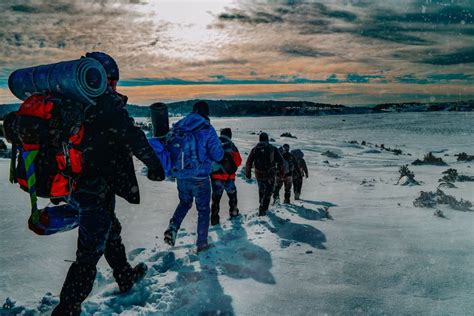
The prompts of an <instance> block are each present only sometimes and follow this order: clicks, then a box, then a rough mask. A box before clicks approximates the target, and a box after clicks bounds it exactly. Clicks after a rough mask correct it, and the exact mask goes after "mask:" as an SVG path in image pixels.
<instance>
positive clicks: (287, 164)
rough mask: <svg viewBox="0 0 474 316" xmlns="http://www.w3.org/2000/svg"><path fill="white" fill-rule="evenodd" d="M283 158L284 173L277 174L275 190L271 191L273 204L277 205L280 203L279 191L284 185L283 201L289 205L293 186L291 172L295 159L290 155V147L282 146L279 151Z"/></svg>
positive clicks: (293, 168)
mask: <svg viewBox="0 0 474 316" xmlns="http://www.w3.org/2000/svg"><path fill="white" fill-rule="evenodd" d="M279 151H280V152H281V155H282V156H283V165H284V170H285V171H284V172H283V173H282V174H277V175H276V178H275V188H274V191H273V199H274V201H273V203H274V204H277V203H279V202H280V189H281V187H282V186H283V185H285V200H284V203H285V204H288V203H290V196H291V186H292V185H293V172H294V170H295V166H296V163H297V162H296V158H295V156H293V154H292V153H290V145H288V144H284V145H283V146H282V147H281V148H280V150H279Z"/></svg>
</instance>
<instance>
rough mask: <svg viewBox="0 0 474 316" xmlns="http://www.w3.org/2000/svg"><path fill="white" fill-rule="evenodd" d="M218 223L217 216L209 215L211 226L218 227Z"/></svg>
mask: <svg viewBox="0 0 474 316" xmlns="http://www.w3.org/2000/svg"><path fill="white" fill-rule="evenodd" d="M219 223H220V218H219V214H211V225H212V226H216V225H219Z"/></svg>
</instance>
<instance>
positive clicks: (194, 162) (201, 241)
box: [164, 101, 224, 252]
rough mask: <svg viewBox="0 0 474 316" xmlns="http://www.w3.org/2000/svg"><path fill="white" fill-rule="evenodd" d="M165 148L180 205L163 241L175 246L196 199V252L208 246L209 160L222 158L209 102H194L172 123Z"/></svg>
mask: <svg viewBox="0 0 474 316" xmlns="http://www.w3.org/2000/svg"><path fill="white" fill-rule="evenodd" d="M170 134H171V135H170V140H169V142H168V145H167V146H168V149H169V151H170V156H171V165H172V166H171V173H172V175H173V176H174V177H175V178H176V180H177V185H178V197H179V204H178V206H177V208H176V210H175V212H174V214H173V217H172V218H171V220H170V223H169V226H168V229H167V230H166V231H165V234H164V235H165V236H164V240H165V242H166V243H167V244H169V245H171V246H174V244H175V241H176V234H177V231H178V230H179V228H180V227H181V223H182V222H183V220H184V217H185V216H186V214H187V213H188V211H189V209H190V208H191V207H192V205H193V200H194V201H195V202H196V209H197V212H198V223H197V241H196V246H197V251H198V252H199V251H201V250H204V249H207V248H208V246H209V245H208V241H207V236H208V230H209V215H210V211H211V209H210V205H209V204H210V201H211V181H210V178H209V175H210V173H211V166H212V162H213V161H214V162H218V161H221V160H222V158H223V157H224V150H223V149H222V144H221V141H220V140H219V137H218V136H217V133H216V131H215V129H214V127H212V125H211V123H210V120H209V105H208V104H207V103H206V102H204V101H199V102H197V103H195V104H194V106H193V111H192V112H191V113H190V114H188V115H187V116H186V117H185V118H183V119H181V120H180V121H178V122H177V123H175V124H174V126H173V128H172V130H171V131H170Z"/></svg>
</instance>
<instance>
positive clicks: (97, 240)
mask: <svg viewBox="0 0 474 316" xmlns="http://www.w3.org/2000/svg"><path fill="white" fill-rule="evenodd" d="M86 57H90V58H94V59H96V60H98V61H99V62H100V63H101V64H102V65H103V66H104V68H105V70H106V73H107V77H108V87H107V90H106V91H105V92H104V93H103V94H102V95H101V96H100V97H98V99H97V100H96V105H95V106H91V107H89V108H88V109H87V110H86V112H85V114H84V116H85V117H84V129H85V134H84V141H83V144H84V149H83V163H84V164H83V165H84V167H83V168H84V169H83V173H82V175H81V177H80V178H79V180H78V184H77V188H76V190H75V191H73V193H72V195H71V196H70V198H69V201H68V202H69V204H70V205H71V206H73V207H75V208H76V209H78V211H79V237H78V243H77V252H76V261H75V262H73V263H72V265H71V267H70V268H69V271H68V273H67V276H66V280H65V281H64V285H63V288H62V290H61V294H60V302H59V305H57V306H56V308H55V309H54V311H53V313H52V315H80V313H81V303H82V302H83V301H84V300H85V299H86V297H87V296H88V295H89V293H90V292H91V290H92V286H93V284H94V279H95V276H96V272H97V269H96V265H97V262H98V261H99V259H100V258H101V257H102V255H105V259H106V260H107V263H108V264H109V265H110V267H111V268H112V270H113V276H114V278H115V280H116V281H117V283H118V286H119V290H120V292H126V291H128V290H129V289H130V288H131V287H132V286H133V284H134V283H136V282H137V281H138V280H139V279H140V278H141V277H142V276H144V274H145V273H146V270H147V267H146V265H145V264H144V263H140V264H138V265H137V266H135V267H133V268H132V266H131V265H130V264H129V263H128V261H127V256H126V253H125V247H124V245H123V243H122V238H121V236H120V233H121V230H122V227H121V224H120V222H119V220H118V219H117V217H116V216H115V195H118V196H120V197H122V198H124V199H125V200H127V201H128V202H130V203H133V204H138V203H139V202H140V195H139V190H138V183H137V178H136V176H135V170H134V165H133V160H132V155H135V156H136V157H137V158H138V159H140V160H141V161H143V162H144V163H145V165H146V166H147V167H148V178H149V179H150V180H158V181H159V180H163V179H164V171H163V168H162V166H161V164H160V161H159V160H158V158H157V157H156V155H155V154H154V152H153V150H152V148H151V147H150V145H149V144H148V141H147V139H146V137H145V134H144V133H143V132H142V131H141V130H140V129H139V128H138V127H135V126H134V121H133V119H132V118H131V117H130V116H129V115H128V112H127V110H126V109H125V104H126V101H127V97H126V96H123V95H121V94H119V93H118V92H116V86H117V81H118V80H119V69H118V66H117V64H116V62H115V61H114V59H113V58H112V57H110V56H109V55H107V54H105V53H101V52H93V53H87V54H86Z"/></svg>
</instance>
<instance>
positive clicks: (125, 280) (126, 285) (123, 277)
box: [114, 262, 148, 293]
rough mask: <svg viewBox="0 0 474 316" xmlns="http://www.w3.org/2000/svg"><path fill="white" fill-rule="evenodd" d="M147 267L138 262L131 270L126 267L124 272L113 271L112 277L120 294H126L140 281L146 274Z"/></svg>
mask: <svg viewBox="0 0 474 316" xmlns="http://www.w3.org/2000/svg"><path fill="white" fill-rule="evenodd" d="M147 270H148V267H147V266H146V264H145V263H143V262H140V263H139V264H137V265H136V266H135V267H134V268H133V269H131V268H130V267H127V269H125V271H114V277H115V280H116V281H117V284H118V286H119V291H120V292H121V293H125V292H128V291H129V290H130V289H131V288H132V287H133V285H134V284H135V283H137V282H138V281H140V280H141V279H142V278H143V277H144V276H145V274H146V272H147Z"/></svg>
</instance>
